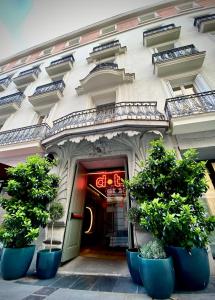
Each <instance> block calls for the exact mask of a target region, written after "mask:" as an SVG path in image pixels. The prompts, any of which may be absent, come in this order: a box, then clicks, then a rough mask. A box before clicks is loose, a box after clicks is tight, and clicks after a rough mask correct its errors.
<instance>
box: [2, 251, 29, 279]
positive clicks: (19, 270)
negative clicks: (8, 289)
mask: <svg viewBox="0 0 215 300" xmlns="http://www.w3.org/2000/svg"><path fill="white" fill-rule="evenodd" d="M34 250H35V245H32V246H28V247H25V248H3V251H2V258H1V272H2V277H3V279H6V280H12V279H17V278H20V277H23V276H25V275H26V273H27V271H28V269H29V267H30V264H31V261H32V258H33V256H34Z"/></svg>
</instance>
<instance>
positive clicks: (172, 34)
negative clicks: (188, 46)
mask: <svg viewBox="0 0 215 300" xmlns="http://www.w3.org/2000/svg"><path fill="white" fill-rule="evenodd" d="M180 32H181V26H178V27H174V28H170V29H167V30H163V31H160V32H154V33H153V32H152V33H151V34H149V35H147V36H144V38H143V45H144V46H146V47H152V46H155V45H159V44H163V43H167V42H171V41H175V40H178V39H179V36H180Z"/></svg>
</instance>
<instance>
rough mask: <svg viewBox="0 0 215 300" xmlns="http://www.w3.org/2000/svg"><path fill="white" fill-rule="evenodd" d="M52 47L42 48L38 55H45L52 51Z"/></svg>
mask: <svg viewBox="0 0 215 300" xmlns="http://www.w3.org/2000/svg"><path fill="white" fill-rule="evenodd" d="M53 48H54V47H50V48H46V49H44V50H43V51H42V52H41V53H40V56H46V55H49V54H51V53H52V50H53Z"/></svg>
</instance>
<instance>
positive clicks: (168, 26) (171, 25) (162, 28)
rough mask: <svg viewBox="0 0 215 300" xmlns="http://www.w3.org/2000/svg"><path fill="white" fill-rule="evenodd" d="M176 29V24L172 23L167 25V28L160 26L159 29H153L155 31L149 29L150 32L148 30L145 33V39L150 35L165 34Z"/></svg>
mask: <svg viewBox="0 0 215 300" xmlns="http://www.w3.org/2000/svg"><path fill="white" fill-rule="evenodd" d="M173 28H175V24H173V23H171V24H169V25H165V26H159V27H156V28H153V29H149V30H146V31H144V32H143V38H145V37H147V36H149V35H152V34H155V33H158V32H164V31H166V30H170V29H173Z"/></svg>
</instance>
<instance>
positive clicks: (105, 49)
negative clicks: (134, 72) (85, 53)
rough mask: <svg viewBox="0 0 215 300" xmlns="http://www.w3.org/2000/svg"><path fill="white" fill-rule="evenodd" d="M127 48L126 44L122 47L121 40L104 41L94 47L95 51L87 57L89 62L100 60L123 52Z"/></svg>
mask: <svg viewBox="0 0 215 300" xmlns="http://www.w3.org/2000/svg"><path fill="white" fill-rule="evenodd" d="M126 50H127V48H126V46H124V47H122V46H121V44H120V42H119V40H111V41H107V42H104V43H102V44H100V45H98V46H96V47H93V51H92V52H91V53H90V56H89V57H87V62H88V63H91V62H98V61H102V60H104V59H109V58H110V57H115V56H116V55H119V54H123V53H125V52H126Z"/></svg>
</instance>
